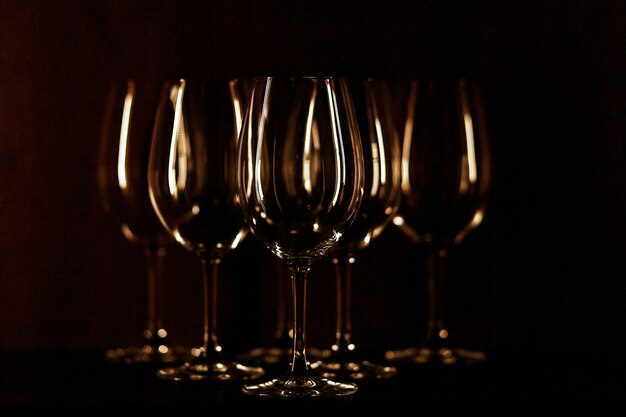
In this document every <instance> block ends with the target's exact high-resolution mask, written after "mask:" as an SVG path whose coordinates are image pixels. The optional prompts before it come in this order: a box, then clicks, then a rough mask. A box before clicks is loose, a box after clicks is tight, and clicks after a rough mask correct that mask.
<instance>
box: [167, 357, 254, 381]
mask: <svg viewBox="0 0 626 417" xmlns="http://www.w3.org/2000/svg"><path fill="white" fill-rule="evenodd" d="M263 375H265V371H264V370H263V368H258V367H251V366H245V365H242V364H239V363H236V362H227V361H224V362H215V363H206V362H202V361H200V360H197V361H194V362H187V363H185V364H183V365H181V366H175V367H169V368H163V369H159V370H158V371H157V376H158V377H159V378H161V379H165V380H168V381H175V382H181V381H202V380H218V381H245V380H251V379H257V378H260V377H262V376H263Z"/></svg>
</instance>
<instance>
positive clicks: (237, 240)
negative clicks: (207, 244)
mask: <svg viewBox="0 0 626 417" xmlns="http://www.w3.org/2000/svg"><path fill="white" fill-rule="evenodd" d="M247 233H248V229H242V230H240V231H239V233H237V236H235V239H234V240H233V243H232V245H230V247H231V249H235V248H236V247H237V246H238V245H239V243H240V242H241V240H242V239H243V238H244V237H246V234H247Z"/></svg>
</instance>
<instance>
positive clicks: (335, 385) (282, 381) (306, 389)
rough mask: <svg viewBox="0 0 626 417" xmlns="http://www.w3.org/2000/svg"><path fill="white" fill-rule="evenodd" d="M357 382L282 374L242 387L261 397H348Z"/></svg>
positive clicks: (352, 392)
mask: <svg viewBox="0 0 626 417" xmlns="http://www.w3.org/2000/svg"><path fill="white" fill-rule="evenodd" d="M357 389H358V388H357V386H356V384H353V383H351V382H335V381H332V380H330V379H328V378H322V377H317V376H314V375H310V376H293V375H282V376H279V377H276V378H273V379H270V380H268V381H265V382H261V383H258V384H247V385H244V386H243V388H242V389H241V390H242V391H243V393H244V394H248V395H256V396H259V397H274V398H276V397H282V398H303V399H304V398H314V397H347V396H351V395H354V394H355V393H356V392H357Z"/></svg>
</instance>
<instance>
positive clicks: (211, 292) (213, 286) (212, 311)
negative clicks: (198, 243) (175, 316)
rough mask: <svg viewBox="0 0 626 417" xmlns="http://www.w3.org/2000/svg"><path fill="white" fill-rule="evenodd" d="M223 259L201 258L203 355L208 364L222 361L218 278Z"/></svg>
mask: <svg viewBox="0 0 626 417" xmlns="http://www.w3.org/2000/svg"><path fill="white" fill-rule="evenodd" d="M221 262H222V260H221V258H214V257H208V256H201V257H200V264H201V266H202V317H203V333H202V354H201V357H202V358H204V359H206V360H207V361H208V362H213V359H215V361H221V360H222V355H221V353H220V352H221V351H222V347H221V346H220V344H219V342H218V339H217V278H218V270H219V265H220V263H221Z"/></svg>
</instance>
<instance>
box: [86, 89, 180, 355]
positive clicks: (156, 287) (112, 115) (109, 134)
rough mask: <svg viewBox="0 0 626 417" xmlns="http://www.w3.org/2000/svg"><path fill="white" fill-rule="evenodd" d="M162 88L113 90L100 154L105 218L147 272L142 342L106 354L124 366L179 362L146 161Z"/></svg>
mask: <svg viewBox="0 0 626 417" xmlns="http://www.w3.org/2000/svg"><path fill="white" fill-rule="evenodd" d="M159 92H160V82H149V81H145V82H143V81H142V82H137V81H136V80H124V81H118V82H113V83H112V84H111V85H110V87H109V95H108V99H107V102H106V107H105V114H104V120H103V124H102V131H101V134H102V135H101V138H100V143H99V153H98V163H97V170H98V177H97V178H98V188H99V195H100V201H101V206H102V208H103V210H104V212H105V213H106V214H107V215H109V216H110V217H111V218H113V219H114V220H115V222H116V223H117V224H118V225H119V227H120V228H121V232H122V233H123V236H124V237H125V238H126V239H127V240H128V241H130V242H131V243H132V244H134V245H136V246H137V247H138V248H141V249H142V251H143V256H144V257H145V261H146V267H147V288H148V293H147V314H146V316H147V322H146V327H145V329H144V331H143V342H142V343H139V344H138V345H136V346H128V347H120V348H116V349H110V350H107V351H106V357H107V358H108V359H109V360H112V361H119V362H124V363H129V364H132V363H143V362H157V363H158V362H173V361H175V360H176V359H177V356H176V355H175V353H174V350H173V348H172V347H171V346H170V345H169V341H168V333H167V330H166V329H165V328H164V326H163V318H162V316H161V314H162V293H163V290H162V285H163V282H162V280H163V277H162V263H163V257H164V256H165V253H166V248H167V246H168V245H170V244H171V243H172V239H171V238H170V237H169V235H168V233H167V231H166V230H165V229H164V228H163V226H162V225H161V223H160V222H159V219H158V218H157V216H156V214H155V213H154V210H153V208H152V205H151V204H150V197H149V194H148V176H147V172H148V155H149V152H150V139H151V136H152V126H153V123H154V116H155V113H156V108H157V105H158V101H159Z"/></svg>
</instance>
